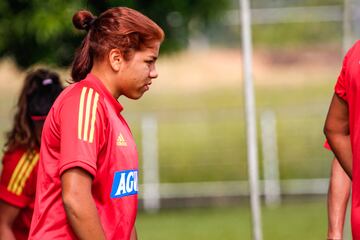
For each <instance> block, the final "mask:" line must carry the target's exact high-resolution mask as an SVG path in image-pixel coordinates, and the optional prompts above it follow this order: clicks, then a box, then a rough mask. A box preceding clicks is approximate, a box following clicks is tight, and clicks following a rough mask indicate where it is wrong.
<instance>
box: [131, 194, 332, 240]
mask: <svg viewBox="0 0 360 240" xmlns="http://www.w3.org/2000/svg"><path fill="white" fill-rule="evenodd" d="M262 221H263V234H264V239H266V240H289V239H291V240H304V239H306V240H318V239H326V224H327V222H326V200H325V199H324V198H317V199H314V198H312V199H310V200H309V199H308V200H306V201H305V200H303V201H301V200H288V201H285V202H283V204H282V205H281V206H280V207H278V208H265V207H263V209H262ZM137 231H138V234H139V236H140V239H144V240H147V239H149V240H152V239H156V240H162V239H172V240H184V239H187V240H192V239H207V240H215V239H216V240H217V239H244V240H247V239H251V225H250V210H249V206H248V204H247V203H243V204H242V205H239V206H238V207H226V208H201V209H176V210H162V211H161V212H160V213H159V214H145V213H140V214H139V216H138V220H137Z"/></svg>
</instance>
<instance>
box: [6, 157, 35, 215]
mask: <svg viewBox="0 0 360 240" xmlns="http://www.w3.org/2000/svg"><path fill="white" fill-rule="evenodd" d="M38 160H39V154H38V153H33V154H29V153H28V152H24V151H17V152H11V153H9V152H6V153H5V155H4V157H3V161H2V163H3V166H2V172H1V177H0V199H1V200H3V201H5V202H7V203H9V204H11V205H13V206H16V207H19V208H23V207H25V206H27V205H28V204H30V203H31V202H32V201H33V197H34V196H33V195H31V194H34V193H35V185H36V178H35V175H36V169H37V168H36V166H37V162H38ZM29 189H30V190H29Z"/></svg>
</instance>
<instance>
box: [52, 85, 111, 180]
mask: <svg viewBox="0 0 360 240" xmlns="http://www.w3.org/2000/svg"><path fill="white" fill-rule="evenodd" d="M76 91H78V92H75V94H72V95H71V96H69V97H68V98H66V99H64V102H63V104H62V106H61V107H60V110H59V116H58V117H57V119H59V125H60V126H59V129H60V166H59V170H60V175H61V174H62V173H63V172H64V171H65V170H67V169H70V168H74V167H80V168H82V169H84V170H86V171H87V172H88V173H90V174H91V175H92V176H93V177H94V176H95V175H96V170H97V159H98V154H99V152H100V150H101V148H102V145H103V143H104V131H105V126H104V125H105V121H104V120H105V111H104V109H105V108H104V105H103V104H102V103H101V99H100V95H99V93H98V92H96V91H95V90H94V89H92V88H90V87H83V88H82V89H80V91H79V89H77V90H76Z"/></svg>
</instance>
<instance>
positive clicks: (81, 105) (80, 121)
mask: <svg viewBox="0 0 360 240" xmlns="http://www.w3.org/2000/svg"><path fill="white" fill-rule="evenodd" d="M86 90H87V87H83V89H82V91H81V95H80V103H79V117H78V138H79V139H80V140H81V139H82V127H83V115H84V101H85V94H86Z"/></svg>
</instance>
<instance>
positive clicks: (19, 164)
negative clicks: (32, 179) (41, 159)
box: [7, 152, 27, 192]
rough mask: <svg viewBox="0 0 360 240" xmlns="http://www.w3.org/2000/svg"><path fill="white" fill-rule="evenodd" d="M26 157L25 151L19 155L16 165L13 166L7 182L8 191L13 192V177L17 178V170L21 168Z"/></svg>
mask: <svg viewBox="0 0 360 240" xmlns="http://www.w3.org/2000/svg"><path fill="white" fill-rule="evenodd" d="M26 158H27V153H26V152H25V153H24V154H23V155H22V156H21V158H20V160H19V162H18V164H17V165H16V167H15V169H14V172H13V174H12V175H11V178H10V181H9V184H8V186H7V190H8V191H10V192H14V191H13V190H12V189H14V183H15V179H17V178H18V175H19V172H20V171H21V169H22V168H23V166H24V163H25V160H26Z"/></svg>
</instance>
